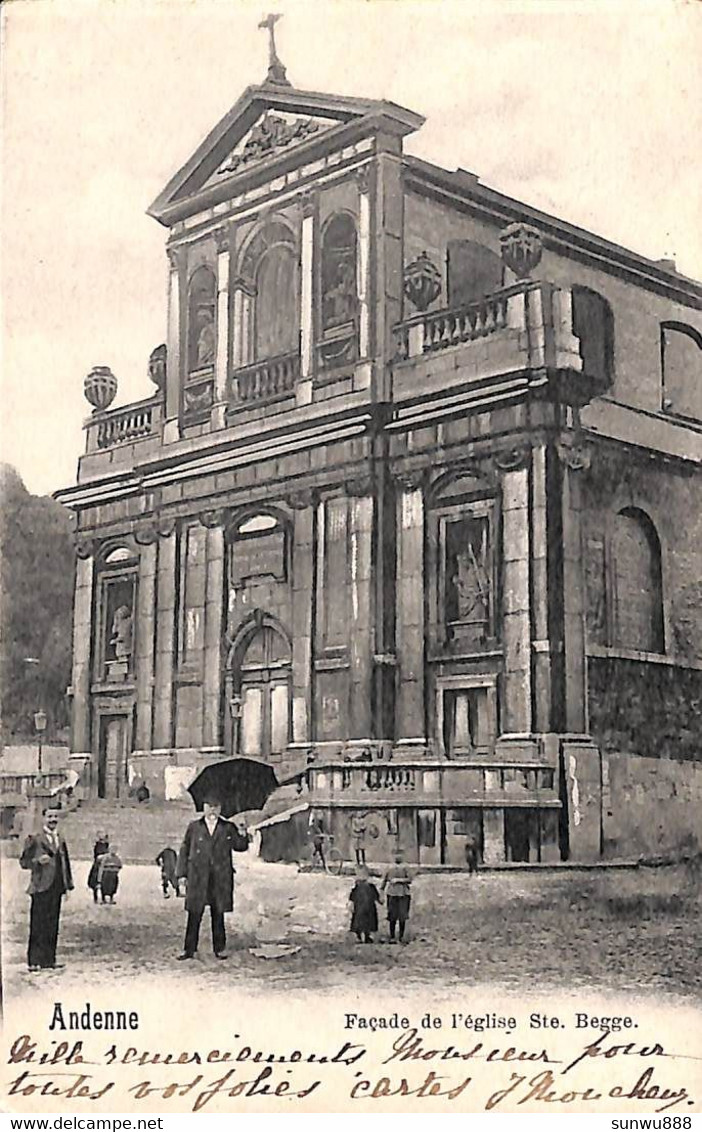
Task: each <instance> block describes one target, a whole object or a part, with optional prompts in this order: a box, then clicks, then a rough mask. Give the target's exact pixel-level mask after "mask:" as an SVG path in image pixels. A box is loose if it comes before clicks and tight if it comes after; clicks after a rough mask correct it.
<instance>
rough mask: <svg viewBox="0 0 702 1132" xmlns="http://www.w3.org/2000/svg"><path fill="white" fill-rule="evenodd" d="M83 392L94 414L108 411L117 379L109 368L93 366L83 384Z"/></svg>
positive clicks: (113, 397)
mask: <svg viewBox="0 0 702 1132" xmlns="http://www.w3.org/2000/svg"><path fill="white" fill-rule="evenodd" d="M83 392H84V393H85V399H86V401H89V403H90V404H91V405H92V406H93V412H94V413H101V412H104V410H105V409H109V407H110V405H111V404H112V402H113V401H114V399H115V395H116V393H117V378H116V377H115V375H114V374H113V372H112V370H111V369H110V367H109V366H93V368H92V369H91V371H90V373H89V374H88V376H87V377H86V379H85V381H84V382H83Z"/></svg>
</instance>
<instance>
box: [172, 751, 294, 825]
mask: <svg viewBox="0 0 702 1132" xmlns="http://www.w3.org/2000/svg"><path fill="white" fill-rule="evenodd" d="M277 789H278V779H277V778H276V776H275V774H274V772H273V768H272V767H270V766H268V763H261V762H258V761H257V760H256V759H227V760H226V761H224V762H220V763H211V764H210V766H206V767H205V768H204V770H201V771H200V773H199V774H198V776H197V778H195V779H194V780H193V781H192V782H191V783H190V785H189V787H188V792H189V793H190V794H191V795H192V799H193V802H194V803H195V807H196V809H197V810H201V809H202V807H203V802H204V801H205V799H206V798H207V797H208V796H211V797H213V798H216V799H217V800H218V801H219V802H221V805H222V817H225V818H230V817H231V816H232V814H239V813H241V811H242V810H260V809H261V807H262V806H263V805H264V804H265V802H266V799H267V798H268V797H269V795H271V794H272V793H273V791H274V790H277Z"/></svg>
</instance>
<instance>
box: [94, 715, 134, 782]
mask: <svg viewBox="0 0 702 1132" xmlns="http://www.w3.org/2000/svg"><path fill="white" fill-rule="evenodd" d="M127 739H128V727H127V717H126V716H125V715H105V716H103V717H102V719H101V720H100V745H99V751H98V768H97V770H98V782H97V793H98V798H122V797H124V796H125V795H126V793H127Z"/></svg>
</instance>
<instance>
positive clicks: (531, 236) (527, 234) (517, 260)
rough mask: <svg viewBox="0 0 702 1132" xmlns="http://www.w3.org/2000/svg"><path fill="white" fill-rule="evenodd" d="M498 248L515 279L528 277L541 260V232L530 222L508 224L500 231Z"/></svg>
mask: <svg viewBox="0 0 702 1132" xmlns="http://www.w3.org/2000/svg"><path fill="white" fill-rule="evenodd" d="M500 249H501V251H502V259H503V260H504V262H505V263H506V264H507V267H509V269H510V271H513V272H514V274H515V275H516V276H517V279H528V278H529V276H530V275H531V273H532V271H533V270H534V269H535V268H536V267H537V266H538V265H539V263H540V261H541V254H542V252H543V243H542V241H541V233H540V232H539V230H538V228H532V226H531V225H530V224H522V223H517V224H510V225H508V227H507V228H504V229H503V230H502V231H501V232H500Z"/></svg>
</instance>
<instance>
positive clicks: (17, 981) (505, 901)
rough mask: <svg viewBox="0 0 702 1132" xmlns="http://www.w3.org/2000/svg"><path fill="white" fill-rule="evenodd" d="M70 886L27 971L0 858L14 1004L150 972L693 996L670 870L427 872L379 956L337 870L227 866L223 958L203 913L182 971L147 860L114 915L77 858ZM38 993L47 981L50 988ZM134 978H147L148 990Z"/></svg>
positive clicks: (126, 880) (14, 897)
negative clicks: (363, 933)
mask: <svg viewBox="0 0 702 1132" xmlns="http://www.w3.org/2000/svg"><path fill="white" fill-rule="evenodd" d="M74 871H75V874H76V891H75V892H74V893H73V894H72V896H71V899H70V900H68V901H66V902H64V911H63V915H62V921H61V934H60V939H59V959H60V961H61V962H62V963H64V964H65V968H64V969H63V970H60V971H59V970H57V971H52V972H44V973H43V974H41V975H35V974H29V973H28V972H27V970H26V967H25V949H26V940H27V925H28V914H29V898H28V897H27V896H26V895H25V891H24V890H25V888H26V879H27V874H23V873H20V870H19V868H18V867H17V863H16V861H3V904H4V907H3V966H4V976H5V990H6V993H7V994H8V995H10V996H12V995H15V994H19V993H23V992H25V991H31V990H39V989H40V988H41V989H42V990H49V989H51V993H53V991H54V989H55V990H56V991H58V990H59V989H60V990H62V991H68V990H70V989H73V988H77V987H81V988H82V989H83V990H85V989H87V988H88V987H91V988H97V987H100V986H102V985H104V986H107V985H110V986H112V987H114V986H115V985H124V984H123V983H122V979H123V978H124V979H127V980H129V981H130V982H131V981H132V980H136V981H137V983H138V981H139V980H142V979H143V980H148V983H149V984H151V985H152V984H153V977H154V976H158V980H159V983H160V984H161V985H163V986H164V993H168V989H167V988H168V983H169V980H170V979H173V980H174V981H176V980H177V981H178V985H179V986H182V985H183V980H187V982H188V983H189V984H192V989H193V990H195V989H197V988H198V987H202V988H203V989H206V988H210V987H215V986H217V985H219V986H221V985H222V981H223V980H225V981H234V982H236V983H238V984H245V986H246V990H247V993H249V994H250V993H256V992H257V991H260V992H261V993H263V991H264V990H265V992H266V993H268V992H270V991H271V990H272V989H280V990H293V989H295V988H299V989H305V990H307V989H310V990H312V989H314V990H315V991H316V992H318V993H325V992H327V991H328V992H329V993H333V992H335V991H336V990H338V989H339V988H340V987H344V988H347V989H348V987H349V985H354V984H358V983H359V982H363V981H366V980H368V981H369V982H370V983H375V982H376V981H378V980H380V981H382V985H383V987H384V989H386V990H387V991H389V992H392V991H393V990H394V991H398V992H402V991H403V990H406V989H409V988H421V987H429V986H431V985H439V984H440V985H441V987H443V988H447V989H450V988H451V987H453V986H456V987H457V986H463V987H465V986H477V985H482V986H485V985H489V986H492V987H495V988H498V987H499V988H503V989H505V990H511V991H515V992H518V991H520V990H527V989H528V990H536V989H548V988H554V989H558V988H560V989H568V990H570V991H577V989H578V988H589V989H590V990H612V991H615V992H624V993H627V994H631V993H632V992H637V991H641V992H643V991H645V992H654V993H657V994H661V993H663V994H670V995H673V996H676V997H683V998H688V997H689V998H693V997H694V995H695V994H696V993H698V992H699V969H698V960H699V952H698V941H699V939H700V934H701V929H702V900H701V899H700V893H699V889H697V890H695V889H694V888H692V887H691V885H690V883H689V882H688V880H687V879H686V877H685V874H684V872H683V870H682V869H670V868H666V869H639V870H636V871H620V870H607V871H602V872H597V873H584V872H580V873H579V872H570V871H569V872H566V871H565V870H564V871H563V872H549V873H538V872H525V871H520V872H504V873H486V874H482V875H479V876H477V877H469V876H467V875H465V874H443V873H439V874H424V875H420V876H418V877H417V879H416V880H415V883H414V887H413V903H412V919H411V932H410V942H409V945H408V946H406V947H389V946H387V945H386V944H384V942H383V941H384V940H385V939H386V935H387V933H386V927H387V925H386V923H385V921H384V919H383V909H382V908H381V910H380V912H381V931H380V933H379V935H378V937H377V941H376V943H375V944H374V945H373V946H372V947H371V946H364V945H361V946H358V945H357V944H356V942H355V939H354V938H353V937H351V936H350V935H349V933H348V931H347V930H346V929H347V926H348V922H349V905H348V903H347V899H348V893H349V890H350V888H351V884H352V880H351V878H349V877H341V878H337V877H330V876H325V875H320V874H300V873H298V872H297V869H296V868H294V867H293V866H286V865H270V864H264V863H263V862H261V861H258V860H255V859H249V858H248V857H245V856H244V855H241V856H240V857H239V858H238V859H237V887H236V895H235V910H234V913H233V915H231V916H229V917H228V938H229V950H230V952H231V958H230V960H229V962H228V963H217V962H215V961H214V958H213V956H212V954H211V945H210V938H209V917H208V913H206V915H205V919H204V920H203V933H202V936H201V940H200V947H201V950H200V957H199V959H198V961H197V962H193V963H187V964H183V963H178V962H176V956H177V954H178V952H179V951H180V949H181V944H182V934H183V928H184V921H185V916H184V911H183V902H182V900H176V899H175V898H174V897H172V898H171V899H169V900H164V899H163V896H162V894H161V891H160V886H159V871H158V869H157V868H155V867H151V866H143V865H134V866H127V867H125V869H124V870H123V873H122V883H121V886H120V890H119V893H118V896H117V903H116V904H115V905H114V906H113V907H110V906H105V907H103V906H101V905H94V904H93V902H92V898H91V894H90V892H89V890H88V889H87V887H86V883H85V882H86V878H87V872H88V863H87V862H78V864H77V865H76V866H75V870H74ZM279 940H283V941H285V942H286V943H287V944H290V945H293V946H294V947H296V948H299V950H297V951H295V952H294V954H288V955H286V956H284V957H281V958H270V959H267V958H260V957H257V956H255V955H254V954H252V952H251V948H252V947H256V946H257V945H258V944H266V943H268V944H270V943H272V942H273V941H279ZM47 984H50V987H49V986H48V985H47ZM144 985H145V986H146V985H147V982H146V981H145V983H144Z"/></svg>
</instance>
